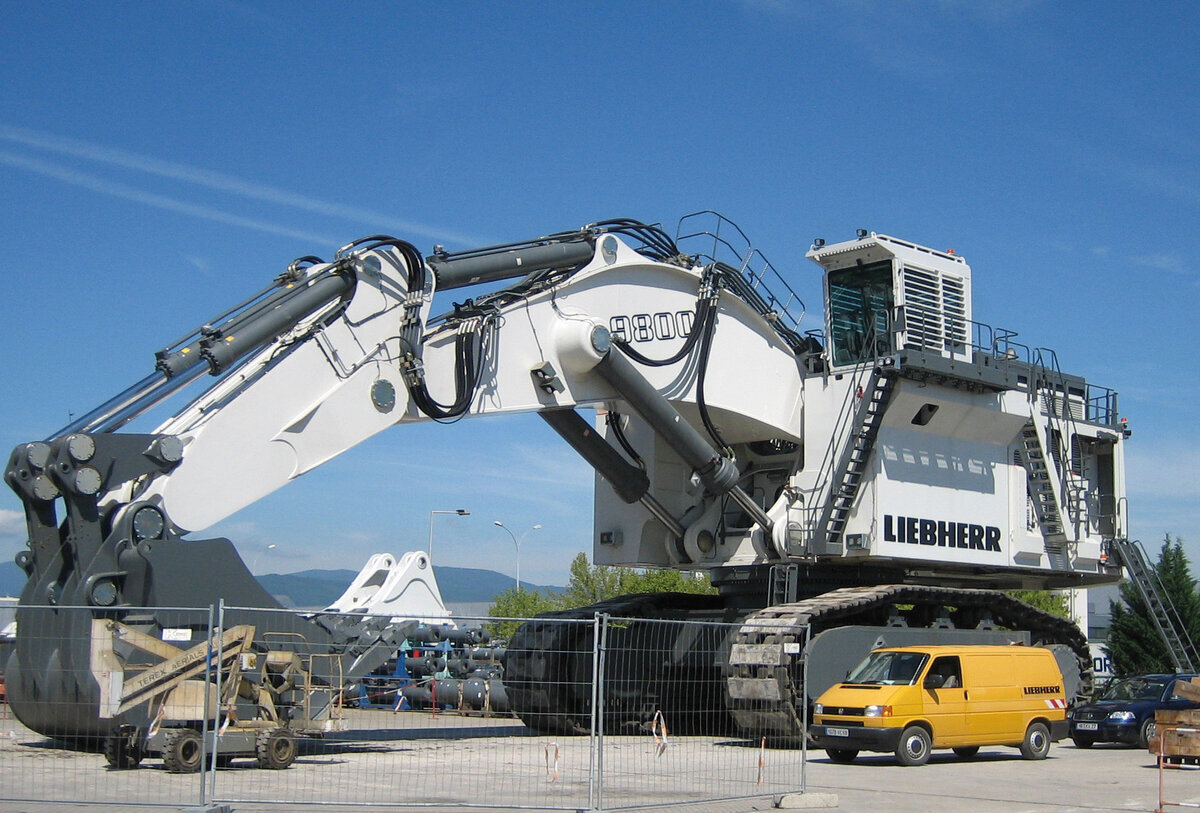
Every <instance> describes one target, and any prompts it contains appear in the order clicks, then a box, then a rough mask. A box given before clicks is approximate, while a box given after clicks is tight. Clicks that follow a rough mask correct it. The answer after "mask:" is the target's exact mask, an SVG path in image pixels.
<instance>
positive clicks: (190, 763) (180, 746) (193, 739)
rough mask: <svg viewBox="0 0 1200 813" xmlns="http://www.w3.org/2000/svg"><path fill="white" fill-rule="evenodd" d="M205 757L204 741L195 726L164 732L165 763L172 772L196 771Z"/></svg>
mask: <svg viewBox="0 0 1200 813" xmlns="http://www.w3.org/2000/svg"><path fill="white" fill-rule="evenodd" d="M203 758H204V741H203V740H202V739H201V738H200V732H199V731H197V730H196V729H194V728H172V729H170V730H168V731H167V732H166V733H165V734H163V754H162V760H163V765H164V766H166V769H167V770H168V771H170V772H171V773H195V772H196V771H198V770H200V763H201V762H202V761H203Z"/></svg>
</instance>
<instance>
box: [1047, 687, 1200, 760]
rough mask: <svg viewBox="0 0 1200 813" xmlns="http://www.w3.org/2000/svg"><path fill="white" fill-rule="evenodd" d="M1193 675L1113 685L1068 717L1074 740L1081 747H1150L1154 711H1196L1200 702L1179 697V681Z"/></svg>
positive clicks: (1153, 730) (1077, 708) (1153, 726)
mask: <svg viewBox="0 0 1200 813" xmlns="http://www.w3.org/2000/svg"><path fill="white" fill-rule="evenodd" d="M1193 677H1195V675H1191V674H1176V675H1139V676H1138V677H1130V678H1124V679H1123V680H1118V681H1116V682H1115V683H1112V684H1110V685H1109V686H1108V687H1107V688H1106V689H1105V690H1104V692H1103V694H1101V695H1100V697H1099V699H1097V700H1095V701H1093V702H1091V703H1087V704H1084V705H1082V706H1076V707H1075V709H1074V710H1073V711H1071V712H1070V713H1069V714H1068V715H1067V720H1068V723H1069V731H1070V736H1071V740H1072V741H1073V742H1074V743H1075V745H1076V746H1077V747H1079V748H1091V747H1092V745H1094V744H1095V743H1098V742H1123V743H1127V744H1129V745H1137V746H1140V747H1142V748H1146V747H1147V745H1148V743H1149V741H1150V738H1151V737H1153V736H1154V732H1155V725H1154V712H1156V711H1158V710H1159V709H1195V708H1200V703H1193V702H1191V701H1190V700H1184V699H1183V698H1180V697H1176V696H1175V693H1174V688H1175V681H1177V680H1190V679H1191V678H1193Z"/></svg>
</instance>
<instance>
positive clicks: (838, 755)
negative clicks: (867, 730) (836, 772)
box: [825, 748, 858, 765]
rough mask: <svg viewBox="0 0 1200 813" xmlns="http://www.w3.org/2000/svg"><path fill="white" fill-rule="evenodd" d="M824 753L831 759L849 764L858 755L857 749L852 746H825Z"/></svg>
mask: <svg viewBox="0 0 1200 813" xmlns="http://www.w3.org/2000/svg"><path fill="white" fill-rule="evenodd" d="M825 753H826V754H828V755H829V758H830V759H831V760H832V761H834V762H839V763H841V764H842V765H849V764H850V763H851V762H853V761H854V758H855V757H857V756H858V751H857V750H855V749H854V748H826V749H825Z"/></svg>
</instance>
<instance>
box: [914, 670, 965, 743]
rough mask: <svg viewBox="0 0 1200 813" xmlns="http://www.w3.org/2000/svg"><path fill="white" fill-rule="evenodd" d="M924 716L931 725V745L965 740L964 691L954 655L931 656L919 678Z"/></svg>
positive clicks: (960, 672)
mask: <svg viewBox="0 0 1200 813" xmlns="http://www.w3.org/2000/svg"><path fill="white" fill-rule="evenodd" d="M921 691H922V699H923V701H924V705H925V715H926V717H928V719H929V722H930V724H931V725H932V726H933V744H934V746H954V745H960V744H963V743H965V742H966V741H967V739H968V731H967V690H966V689H965V688H964V687H963V675H962V663H961V662H960V660H959V657H958V656H957V655H941V656H939V657H937V658H934V659H933V662H932V663H930V664H929V668H928V669H927V670H926V671H925V675H924V677H923V678H922V680H921Z"/></svg>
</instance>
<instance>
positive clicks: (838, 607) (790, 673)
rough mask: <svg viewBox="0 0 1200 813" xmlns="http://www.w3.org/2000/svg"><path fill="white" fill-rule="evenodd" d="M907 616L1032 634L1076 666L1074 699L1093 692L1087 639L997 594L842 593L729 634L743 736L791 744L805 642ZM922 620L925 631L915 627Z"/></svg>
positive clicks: (755, 616) (937, 590) (904, 588)
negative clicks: (1065, 652) (1060, 649)
mask: <svg viewBox="0 0 1200 813" xmlns="http://www.w3.org/2000/svg"><path fill="white" fill-rule="evenodd" d="M897 605H901V606H904V605H912V609H911V610H906V611H905V614H906V615H907V619H906V620H907V621H908V622H909V624H910V625H911V626H919V625H920V626H933V625H934V622H935V619H940V618H949V619H950V620H951V621H952V623H953V625H954V627H956V628H958V629H963V628H967V629H970V628H974V627H976V626H978V625H979V624H980V623H981V622H982V623H984V624H994V625H995V626H996V627H1003V628H1008V629H1013V630H1023V631H1027V632H1029V633H1030V636H1031V639H1032V641H1031V642H1032V643H1033V644H1038V645H1050V644H1063V645H1066V646H1068V647H1070V648H1071V650H1072V651H1073V652H1074V654H1075V656H1076V658H1077V659H1078V661H1079V670H1080V677H1081V686H1080V694H1081V695H1086V694H1090V692H1091V655H1090V653H1089V651H1088V647H1087V639H1086V638H1085V637H1084V635H1083V634H1082V633H1081V632H1080V630H1079V628H1078V627H1077V626H1076V625H1074V624H1072V623H1071V622H1070V621H1067V620H1065V619H1062V618H1059V617H1057V616H1054V615H1050V614H1049V613H1046V612H1043V611H1042V610H1039V609H1037V608H1036V607H1032V606H1030V605H1029V604H1026V603H1025V602H1023V601H1019V600H1017V599H1015V598H1012V597H1011V596H1008V595H1006V594H1004V593H1000V592H997V591H995V590H973V589H956V588H947V587H934V586H924V585H878V586H871V587H846V588H842V589H839V590H832V591H830V592H828V593H823V594H821V595H819V596H815V597H813V598H809V599H805V600H803V601H798V602H795V603H791V604H779V605H775V606H773V607H767V608H765V609H763V610H759V611H757V612H755V613H752V614H751V615H749V616H748V617H747V618H746V619H745V620H744V622H743V623H742V626H741V629H740V630H739V631H738V632H737V633H736V634H735V635H734V638H733V642H732V646H731V649H730V664H729V666H730V673H729V678H728V681H727V685H728V699H729V708H730V711H731V713H732V714H733V717H734V719H735V720H736V721H737V724H738V727H739V728H741V729H742V730H743V731H744V732H747V733H751V734H753V735H755V736H765V737H768V738H772V739H782V740H795V739H798V738H799V737H800V736H801V733H802V731H803V728H802V725H801V719H802V717H801V709H802V704H803V703H804V702H805V693H804V686H803V666H804V664H803V656H802V654H801V653H803V651H804V646H805V644H806V639H805V636H806V635H807V634H809V631H810V630H811V634H812V635H813V636H814V637H815V636H816V635H818V634H819V633H822V632H825V631H827V630H830V629H833V628H836V627H841V626H847V625H872V626H887V625H888V623H889V620H893V619H895V618H896V617H898V610H897ZM913 620H918V621H919V620H925V621H926V624H913V623H912V621H913Z"/></svg>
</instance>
